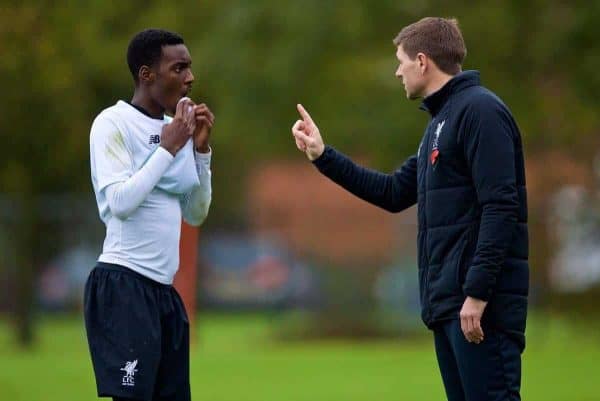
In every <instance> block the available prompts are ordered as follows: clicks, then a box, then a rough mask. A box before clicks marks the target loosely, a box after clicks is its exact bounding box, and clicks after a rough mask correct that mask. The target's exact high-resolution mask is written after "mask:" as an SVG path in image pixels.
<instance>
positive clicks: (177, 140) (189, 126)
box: [160, 97, 196, 156]
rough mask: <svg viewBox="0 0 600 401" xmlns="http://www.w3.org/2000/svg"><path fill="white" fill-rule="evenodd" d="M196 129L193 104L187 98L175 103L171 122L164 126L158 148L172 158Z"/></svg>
mask: <svg viewBox="0 0 600 401" xmlns="http://www.w3.org/2000/svg"><path fill="white" fill-rule="evenodd" d="M195 129H196V119H195V116H194V103H193V102H192V101H191V100H190V99H189V98H187V97H184V98H182V99H181V100H180V101H179V103H177V109H176V110H175V116H174V117H173V121H171V122H170V123H169V124H167V125H165V126H164V127H163V129H162V132H161V135H160V146H162V147H163V148H165V149H166V150H168V151H169V152H170V153H171V154H172V155H173V156H175V155H176V154H177V152H179V149H181V148H182V147H183V146H184V145H185V144H186V142H187V141H188V140H189V139H190V137H191V136H192V134H193V133H194V130H195Z"/></svg>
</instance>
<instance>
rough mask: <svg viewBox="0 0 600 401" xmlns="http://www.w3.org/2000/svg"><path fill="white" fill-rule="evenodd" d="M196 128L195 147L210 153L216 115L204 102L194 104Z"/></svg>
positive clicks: (202, 151)
mask: <svg viewBox="0 0 600 401" xmlns="http://www.w3.org/2000/svg"><path fill="white" fill-rule="evenodd" d="M194 113H195V116H196V129H195V130H194V148H196V150H197V151H198V152H201V153H208V152H209V150H210V146H209V143H210V134H211V131H212V127H213V125H214V123H215V115H214V114H213V113H212V111H210V109H209V108H208V106H207V105H206V104H204V103H200V104H199V105H196V106H194Z"/></svg>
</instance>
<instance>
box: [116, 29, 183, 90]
mask: <svg viewBox="0 0 600 401" xmlns="http://www.w3.org/2000/svg"><path fill="white" fill-rule="evenodd" d="M182 44H183V38H182V37H181V36H179V35H178V34H176V33H174V32H169V31H165V30H163V29H146V30H143V31H141V32H139V33H137V34H136V35H135V36H134V37H133V38H132V39H131V41H130V42H129V46H128V47H127V64H128V65H129V71H131V75H133V80H134V81H135V82H136V83H137V82H138V73H139V71H140V68H141V67H142V66H143V65H147V66H149V67H151V66H153V65H155V64H156V63H157V62H158V61H159V60H160V56H161V54H162V47H163V46H168V45H182Z"/></svg>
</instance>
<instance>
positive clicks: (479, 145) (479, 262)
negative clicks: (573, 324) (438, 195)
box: [463, 98, 519, 301]
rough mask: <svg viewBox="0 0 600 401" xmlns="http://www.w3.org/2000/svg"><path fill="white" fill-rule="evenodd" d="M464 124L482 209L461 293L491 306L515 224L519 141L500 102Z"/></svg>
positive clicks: (482, 103)
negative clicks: (517, 143)
mask: <svg viewBox="0 0 600 401" xmlns="http://www.w3.org/2000/svg"><path fill="white" fill-rule="evenodd" d="M465 118H466V120H465V121H466V123H465V133H464V147H465V156H466V160H467V164H468V166H469V167H470V169H471V175H472V178H473V184H474V186H475V190H476V194H477V200H478V203H479V206H480V207H481V223H480V226H479V236H478V241H477V247H476V249H475V255H474V257H473V261H472V265H471V267H470V269H469V270H468V272H467V276H466V279H465V284H464V286H463V290H464V293H465V295H467V296H471V297H473V298H477V299H481V300H484V301H487V300H489V298H490V297H491V295H492V294H493V291H494V287H495V285H496V281H497V278H498V275H499V273H500V270H501V269H502V267H503V266H504V262H505V259H506V253H507V250H508V248H509V246H510V243H511V241H512V239H513V235H514V232H515V229H516V224H517V214H518V208H519V200H518V199H519V198H518V194H517V185H516V172H515V170H516V169H515V139H516V138H515V131H514V125H513V121H512V117H511V116H510V114H509V112H508V110H507V109H506V108H505V107H504V106H503V105H502V104H501V103H500V102H499V101H497V100H496V99H493V98H485V99H482V100H479V101H477V103H475V104H474V106H473V107H472V108H471V109H470V110H468V111H467V115H466V116H465Z"/></svg>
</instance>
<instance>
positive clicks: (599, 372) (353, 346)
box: [0, 316, 600, 401]
mask: <svg viewBox="0 0 600 401" xmlns="http://www.w3.org/2000/svg"><path fill="white" fill-rule="evenodd" d="M596 327H597V326H596ZM39 328H40V332H39V342H38V344H37V345H36V347H35V348H34V350H32V351H27V352H24V351H21V350H19V349H18V348H17V347H16V346H15V345H14V342H13V341H12V337H11V333H10V332H9V327H8V325H7V323H6V321H0V357H1V362H0V401H38V400H39V401H53V400H56V401H82V400H96V399H97V398H96V396H95V386H94V381H93V378H92V367H91V364H90V361H89V357H88V352H87V345H86V342H85V336H84V331H83V323H82V322H81V321H80V320H79V319H78V318H77V317H72V318H62V319H48V320H42V321H41V322H40V326H39ZM272 333H273V321H272V320H270V319H269V318H267V317H262V316H207V317H203V316H200V324H199V325H198V332H197V335H198V340H197V343H196V344H195V346H194V348H193V350H192V372H191V376H192V392H193V396H194V399H195V400H210V401H275V400H277V401H320V400H323V401H337V400H339V401H342V400H343V401H358V400H361V401H363V400H377V401H387V400H422V401H428V400H443V399H445V398H444V393H443V388H442V383H441V379H440V376H439V373H438V370H437V365H436V361H435V356H434V351H433V345H432V341H431V338H430V335H429V334H428V332H427V331H425V330H424V331H423V338H422V339H421V340H406V341H400V340H397V341H389V340H388V341H382V342H337V341H322V342H321V341H319V342H316V341H311V342H292V343H283V342H276V341H272V340H271V338H272ZM594 336H595V337H594ZM598 361H600V338H599V337H598V333H597V332H596V331H595V330H593V329H590V328H586V329H582V328H580V327H578V326H573V325H570V324H567V323H565V322H564V321H563V320H560V319H557V318H553V319H548V318H541V317H539V316H538V317H536V318H535V319H530V322H529V328H528V346H527V349H526V351H525V354H524V357H523V386H522V396H523V399H524V400H530V401H533V400H540V401H541V400H543V401H552V400H556V401H559V400H560V401H563V400H569V401H592V400H600V368H599V367H598Z"/></svg>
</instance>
